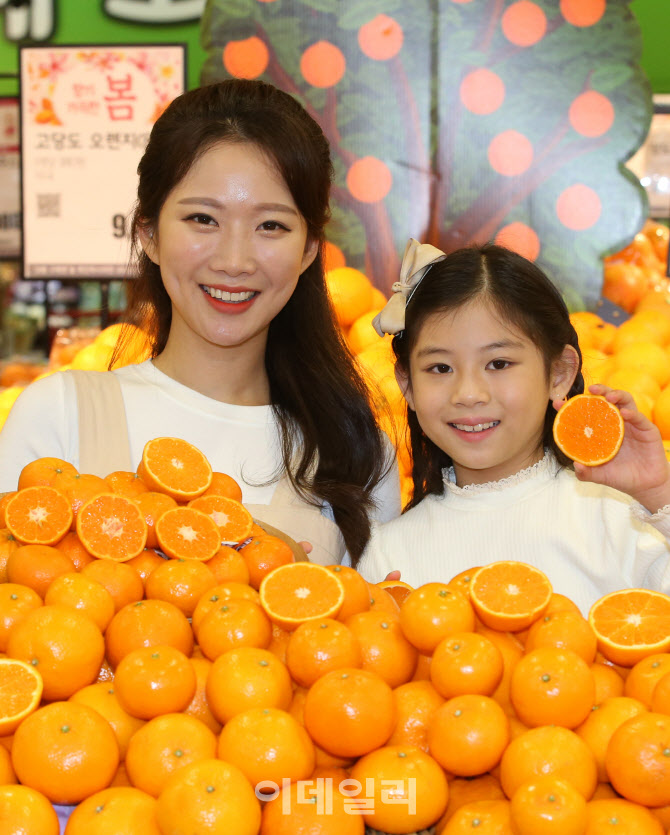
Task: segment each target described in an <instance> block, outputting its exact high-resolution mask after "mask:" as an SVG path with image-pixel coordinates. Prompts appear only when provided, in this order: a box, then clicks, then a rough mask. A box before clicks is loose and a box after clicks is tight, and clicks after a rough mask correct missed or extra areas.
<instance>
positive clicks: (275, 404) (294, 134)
mask: <svg viewBox="0 0 670 835" xmlns="http://www.w3.org/2000/svg"><path fill="white" fill-rule="evenodd" d="M225 142H235V143H249V144H252V145H254V146H255V147H256V148H258V149H260V150H261V151H262V152H263V153H264V154H265V155H266V156H267V157H268V159H270V160H271V161H272V162H273V163H274V164H275V166H276V168H277V170H278V172H279V173H280V174H281V176H282V177H283V180H284V182H285V183H286V185H287V187H288V189H289V191H290V192H291V195H292V197H293V199H294V201H295V203H296V206H297V207H298V210H299V212H300V214H301V215H302V217H303V218H304V220H305V222H306V225H307V235H308V239H310V240H312V241H314V240H316V241H318V242H319V252H318V255H317V257H316V258H315V260H314V262H313V263H312V264H311V265H310V266H309V267H308V268H307V269H306V270H305V271H304V272H303V273H302V275H301V276H300V280H299V281H298V284H297V287H296V289H295V291H294V293H293V295H292V296H291V298H290V299H289V301H288V302H287V304H286V306H285V307H284V309H283V310H282V311H281V312H280V313H279V314H277V316H276V317H275V319H274V320H273V321H272V322H271V324H270V327H269V332H268V340H267V348H266V354H265V364H266V369H267V373H268V377H269V381H270V398H271V403H272V408H273V410H274V413H275V415H276V419H277V421H278V425H279V430H280V437H281V447H282V458H283V463H284V468H285V470H286V473H287V474H288V477H289V479H290V480H291V482H292V484H293V486H294V487H295V488H296V489H297V490H298V492H299V493H300V494H301V495H302V496H303V497H304V498H305V499H306V500H307V501H309V502H311V503H312V504H315V505H317V506H318V505H321V504H322V503H324V502H327V503H329V504H330V505H331V507H332V509H333V514H334V518H335V521H336V523H337V525H338V526H339V528H340V530H341V531H342V534H343V537H344V540H345V543H346V546H347V550H348V552H349V554H350V556H351V558H352V560H353V562H354V564H355V562H356V560H357V559H358V557H359V556H360V554H361V553H362V551H363V548H364V547H365V545H366V543H367V540H368V538H369V535H370V516H369V514H370V511H371V509H372V504H373V499H372V490H373V488H374V487H375V486H376V485H377V484H378V483H379V481H380V480H381V478H382V477H383V476H384V475H385V473H386V472H387V470H388V468H389V461H388V458H389V456H388V455H387V454H385V445H384V444H383V442H382V435H381V433H380V431H379V428H378V426H377V423H376V421H375V419H374V417H373V413H372V410H371V407H370V400H369V394H368V388H367V387H366V385H365V383H364V382H363V380H362V378H361V376H360V375H359V373H358V372H357V370H356V366H355V361H354V359H353V357H352V355H351V353H350V352H349V350H348V348H347V347H346V344H345V342H344V340H343V338H342V337H341V335H340V331H339V329H338V327H337V325H336V320H335V316H334V313H333V311H332V308H331V306H330V301H329V298H328V293H327V289H326V284H325V279H324V268H323V249H324V231H323V230H324V226H325V224H326V222H327V220H328V219H329V216H330V214H329V195H330V184H331V179H332V172H333V169H332V163H331V159H330V149H329V146H328V142H327V140H326V138H325V136H324V135H323V132H322V130H321V128H320V127H319V125H318V124H317V123H316V122H315V121H314V120H313V119H312V118H311V116H309V114H308V113H307V112H306V110H305V109H304V108H303V107H302V106H301V105H300V104H299V103H298V102H297V101H296V100H295V99H294V98H293V97H292V96H290V95H289V94H288V93H285V92H283V91H281V90H279V89H277V88H276V87H273V86H272V85H270V84H266V83H265V82H262V81H249V80H241V79H230V80H227V81H223V82H220V83H217V84H212V85H209V86H205V87H201V88H198V89H196V90H191V91H189V92H187V93H184V94H183V95H181V96H179V97H178V98H176V99H175V100H174V101H173V102H172V103H171V104H170V105H169V106H168V108H167V109H166V110H165V112H164V113H163V114H162V115H161V117H160V118H159V119H158V121H157V122H156V123H155V125H154V127H153V129H152V131H151V136H150V139H149V143H148V145H147V148H146V150H145V152H144V155H143V157H142V159H141V161H140V164H139V167H138V174H139V185H138V190H137V204H136V208H135V212H134V216H133V221H132V229H131V236H132V246H133V254H134V258H135V262H136V265H137V277H136V278H133V279H132V280H130V281H129V282H128V284H127V290H128V314H127V316H126V320H127V321H128V322H129V323H130V324H134V325H138V326H140V327H142V328H143V329H144V330H145V331H147V332H148V334H149V336H150V339H151V343H152V356H157V355H158V354H160V353H161V351H162V350H163V349H164V348H165V345H166V342H167V338H168V333H169V331H170V324H171V319H172V305H171V302H170V298H169V296H168V294H167V292H166V291H165V287H164V286H163V281H162V278H161V273H160V268H159V267H158V266H157V265H156V264H154V263H153V261H151V259H150V258H149V257H148V256H147V255H146V254H145V252H144V251H143V249H142V247H141V245H140V241H139V230H140V228H143V229H145V230H155V229H157V226H158V216H159V214H160V211H161V208H162V207H163V204H164V203H165V200H166V199H167V197H168V195H169V194H170V192H171V191H172V190H173V189H174V188H175V186H176V185H177V184H178V183H179V182H180V181H181V180H182V178H183V177H184V176H185V175H186V174H187V172H188V171H189V170H190V168H191V166H192V165H193V164H194V162H195V161H196V160H197V159H199V158H200V157H201V156H202V155H203V154H204V153H205V152H206V151H208V150H209V149H210V148H212V147H213V146H214V145H217V144H220V143H225ZM129 330H130V329H129ZM129 336H130V334H128V337H129ZM126 341H127V340H125V341H122V343H121V345H120V346H119V349H118V350H117V352H116V355H117V356H118V354H119V353H120V351H122V350H123V348H124V345H125V344H126ZM115 358H116V357H113V358H112V364H113V363H114V360H115ZM275 475H277V474H275Z"/></svg>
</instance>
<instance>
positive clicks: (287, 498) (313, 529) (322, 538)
mask: <svg viewBox="0 0 670 835" xmlns="http://www.w3.org/2000/svg"><path fill="white" fill-rule="evenodd" d="M245 507H246V508H247V510H249V511H250V512H251V514H252V516H253V517H254V519H255V520H256V522H257V523H258V524H259V525H260V526H261V527H268V526H269V525H272V526H273V527H276V528H279V530H280V531H282V532H283V533H285V534H286V535H288V536H289V537H290V538H291V539H293V540H295V541H297V542H301V541H303V540H304V541H306V542H310V543H311V544H312V550H311V551H310V554H309V561H310V562H316V563H319V564H320V565H331V564H333V563H339V562H341V561H342V558H343V556H344V554H345V553H346V545H345V543H344V537H343V536H342V532H341V531H340V529H339V528H338V526H337V525H336V524H335V522H333V521H332V520H331V519H327V518H326V517H325V516H324V515H323V514H322V513H321V508H319V507H314V506H311V505H309V504H307V503H306V502H304V501H303V500H302V499H301V498H300V497H299V496H298V494H297V493H296V492H295V490H293V488H292V487H291V483H290V481H289V480H288V478H286V477H284V478H282V479H280V481H279V482H278V483H277V487H276V488H275V491H274V493H273V496H272V499H271V500H270V503H269V504H266V505H259V504H246V503H245ZM268 532H269V531H268ZM289 544H290V543H289Z"/></svg>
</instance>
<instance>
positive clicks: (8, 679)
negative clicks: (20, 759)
mask: <svg viewBox="0 0 670 835" xmlns="http://www.w3.org/2000/svg"><path fill="white" fill-rule="evenodd" d="M41 698H42V676H41V675H40V674H39V673H38V672H37V670H36V669H35V668H34V667H33V666H32V665H31V664H28V663H26V662H25V661H19V660H18V659H15V658H0V736H9V734H12V733H14V731H15V730H16V728H18V726H19V725H20V723H21V722H22V720H23V719H25V717H26V716H28V714H29V713H32V712H33V710H35V709H36V708H37V706H38V705H39V703H40V699H41Z"/></svg>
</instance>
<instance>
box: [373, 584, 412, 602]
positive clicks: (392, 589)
mask: <svg viewBox="0 0 670 835" xmlns="http://www.w3.org/2000/svg"><path fill="white" fill-rule="evenodd" d="M375 585H376V586H377V587H378V588H380V589H386V591H387V592H388V593H389V594H390V595H391V597H392V598H393V599H394V600H395V602H396V603H397V604H398V606H400V604H401V603H402V602H403V600H404V599H405V598H406V597H409V595H410V594H411V593H412V592H413V591H414V586H410V584H409V583H403V581H402V580H382V581H381V582H380V583H375Z"/></svg>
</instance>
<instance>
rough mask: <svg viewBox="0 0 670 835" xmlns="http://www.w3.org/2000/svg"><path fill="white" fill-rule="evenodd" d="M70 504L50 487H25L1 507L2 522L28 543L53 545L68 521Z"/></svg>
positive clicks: (66, 527)
mask: <svg viewBox="0 0 670 835" xmlns="http://www.w3.org/2000/svg"><path fill="white" fill-rule="evenodd" d="M72 518H73V514H72V507H71V506H70V502H69V501H68V500H67V498H66V497H65V496H64V495H63V494H62V493H60V492H59V491H58V490H55V489H54V488H53V487H46V486H40V487H25V488H24V489H23V490H19V491H18V492H17V493H16V495H14V496H13V497H12V498H11V499H10V500H9V502H8V503H7V507H6V508H5V524H6V526H7V528H9V530H10V532H11V533H12V535H13V536H15V537H16V539H18V540H19V541H20V542H24V543H26V544H28V545H53V544H54V543H56V542H58V541H59V540H60V539H62V538H63V537H64V536H65V534H66V533H67V532H68V530H69V529H70V525H71V524H72Z"/></svg>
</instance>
